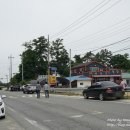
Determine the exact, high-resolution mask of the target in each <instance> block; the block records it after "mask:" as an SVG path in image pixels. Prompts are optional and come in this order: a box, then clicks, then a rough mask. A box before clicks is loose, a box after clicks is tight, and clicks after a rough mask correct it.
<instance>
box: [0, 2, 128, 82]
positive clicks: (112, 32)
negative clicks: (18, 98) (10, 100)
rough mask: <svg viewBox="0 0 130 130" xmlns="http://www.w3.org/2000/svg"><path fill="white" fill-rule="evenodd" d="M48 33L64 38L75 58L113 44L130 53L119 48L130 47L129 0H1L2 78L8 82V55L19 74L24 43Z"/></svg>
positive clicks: (116, 49) (115, 47)
mask: <svg viewBox="0 0 130 130" xmlns="http://www.w3.org/2000/svg"><path fill="white" fill-rule="evenodd" d="M48 35H49V37H50V41H52V40H56V39H57V38H62V39H63V45H64V46H65V48H66V49H67V51H68V53H69V50H70V49H71V53H72V54H71V55H72V57H73V56H74V55H76V54H77V55H78V54H80V55H81V56H83V55H84V54H85V53H86V52H89V51H93V50H95V49H97V48H102V47H103V46H106V45H109V44H112V43H116V44H114V45H112V46H109V47H107V48H106V49H108V50H110V51H112V52H115V53H113V54H125V53H129V54H130V49H128V50H124V51H118V50H122V49H125V48H130V41H129V40H130V39H129V37H130V0H0V45H1V47H0V80H2V81H3V82H7V78H6V75H9V68H10V61H9V58H8V57H9V56H11V55H12V57H14V58H12V73H18V71H19V70H18V66H19V64H20V63H21V58H20V54H21V53H22V52H23V51H24V49H25V48H24V47H23V46H22V44H23V43H25V42H27V41H30V40H33V39H35V38H38V37H40V36H45V37H46V38H47V36H48ZM122 40H123V41H122ZM118 41H122V42H118ZM100 50H101V49H99V50H97V51H93V53H97V52H99V51H100ZM116 51H118V52H116ZM1 78H3V79H1Z"/></svg>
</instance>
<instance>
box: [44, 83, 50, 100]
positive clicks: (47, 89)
mask: <svg viewBox="0 0 130 130" xmlns="http://www.w3.org/2000/svg"><path fill="white" fill-rule="evenodd" d="M49 89H50V86H49V84H48V83H47V82H45V85H44V91H45V97H46V98H49Z"/></svg>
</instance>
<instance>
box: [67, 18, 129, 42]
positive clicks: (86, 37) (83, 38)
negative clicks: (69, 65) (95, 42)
mask: <svg viewBox="0 0 130 130" xmlns="http://www.w3.org/2000/svg"><path fill="white" fill-rule="evenodd" d="M127 20H130V17H128V18H126V19H123V20H122V21H119V22H118V23H115V24H113V25H111V26H108V27H106V28H103V29H101V30H99V31H97V32H95V33H92V34H90V35H87V36H84V37H82V38H80V39H78V40H76V41H71V42H69V43H71V44H72V43H77V42H79V41H82V40H85V39H88V38H89V37H93V36H94V35H98V34H100V33H103V32H104V31H105V30H108V29H111V28H112V27H114V26H117V25H120V24H122V23H123V22H125V21H127ZM128 22H129V21H128ZM69 43H68V44H69Z"/></svg>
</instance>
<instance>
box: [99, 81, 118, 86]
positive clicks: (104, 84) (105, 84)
mask: <svg viewBox="0 0 130 130" xmlns="http://www.w3.org/2000/svg"><path fill="white" fill-rule="evenodd" d="M100 83H101V85H102V87H115V86H118V84H116V83H114V82H111V81H103V82H100Z"/></svg>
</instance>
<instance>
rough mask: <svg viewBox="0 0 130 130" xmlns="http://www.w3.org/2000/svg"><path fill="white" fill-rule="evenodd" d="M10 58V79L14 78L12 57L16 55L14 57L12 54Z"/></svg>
mask: <svg viewBox="0 0 130 130" xmlns="http://www.w3.org/2000/svg"><path fill="white" fill-rule="evenodd" d="M8 58H9V59H10V79H11V78H12V59H13V58H14V57H12V55H10V56H9V57H8Z"/></svg>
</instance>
